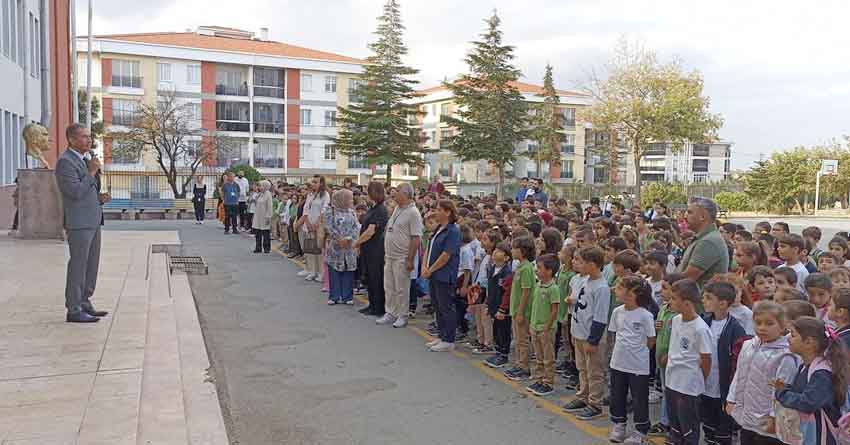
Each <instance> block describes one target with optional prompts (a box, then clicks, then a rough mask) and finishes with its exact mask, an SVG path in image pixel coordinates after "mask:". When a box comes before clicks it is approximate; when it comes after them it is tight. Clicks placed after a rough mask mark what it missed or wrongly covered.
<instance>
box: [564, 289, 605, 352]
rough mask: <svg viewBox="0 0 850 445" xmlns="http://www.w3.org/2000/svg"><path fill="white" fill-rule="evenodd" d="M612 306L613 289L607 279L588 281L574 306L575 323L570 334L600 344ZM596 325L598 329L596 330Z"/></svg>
mask: <svg viewBox="0 0 850 445" xmlns="http://www.w3.org/2000/svg"><path fill="white" fill-rule="evenodd" d="M610 306H611V289H610V288H609V287H608V283H607V282H606V281H605V278H603V277H601V276H600V277H599V278H597V279H595V280H591V279H587V280H585V281H584V282H583V283H582V286H581V288H580V289H579V291H578V294H577V295H576V302H575V304H574V305H573V321H572V325H571V326H570V333H571V334H572V336H573V338H576V339H578V340H585V341H588V342H590V343H591V344H594V345H596V344H598V343H599V340H601V339H602V336H603V335H604V334H605V325H607V324H608V309H609V308H610ZM594 325H596V326H597V327H596V328H594Z"/></svg>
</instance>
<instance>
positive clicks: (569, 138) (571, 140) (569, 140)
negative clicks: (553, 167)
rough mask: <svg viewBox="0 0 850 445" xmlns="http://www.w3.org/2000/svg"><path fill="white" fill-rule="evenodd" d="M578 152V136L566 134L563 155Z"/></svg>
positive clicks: (562, 146) (562, 145)
mask: <svg viewBox="0 0 850 445" xmlns="http://www.w3.org/2000/svg"><path fill="white" fill-rule="evenodd" d="M575 152H576V135H574V134H565V135H564V141H563V142H561V153H564V154H573V153H575Z"/></svg>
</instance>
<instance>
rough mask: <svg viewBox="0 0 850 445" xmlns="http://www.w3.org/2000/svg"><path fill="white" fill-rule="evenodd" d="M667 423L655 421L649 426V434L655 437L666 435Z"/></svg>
mask: <svg viewBox="0 0 850 445" xmlns="http://www.w3.org/2000/svg"><path fill="white" fill-rule="evenodd" d="M667 430H668V428H667V425H664V424H663V423H660V422H659V423H656V424H655V425H652V426H651V427H650V428H649V435H650V436H656V437H666V436H667Z"/></svg>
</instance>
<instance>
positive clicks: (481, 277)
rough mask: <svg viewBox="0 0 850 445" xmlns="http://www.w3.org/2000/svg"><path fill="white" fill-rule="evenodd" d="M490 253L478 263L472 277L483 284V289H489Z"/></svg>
mask: <svg viewBox="0 0 850 445" xmlns="http://www.w3.org/2000/svg"><path fill="white" fill-rule="evenodd" d="M490 261H491V260H490V255H485V256H484V259H482V260H481V264H479V265H478V270H477V271H476V273H475V275H474V276H473V277H472V280H473V281H472V282H473V283H476V284H478V285H479V286H481V288H482V289H487V269H489V268H490Z"/></svg>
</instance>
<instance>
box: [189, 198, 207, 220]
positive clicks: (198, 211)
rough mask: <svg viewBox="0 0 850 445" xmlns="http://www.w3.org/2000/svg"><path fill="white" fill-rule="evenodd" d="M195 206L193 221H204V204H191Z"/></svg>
mask: <svg viewBox="0 0 850 445" xmlns="http://www.w3.org/2000/svg"><path fill="white" fill-rule="evenodd" d="M192 204H193V205H194V206H195V221H203V220H204V203H203V201H202V202H197V201H195V202H192Z"/></svg>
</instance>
